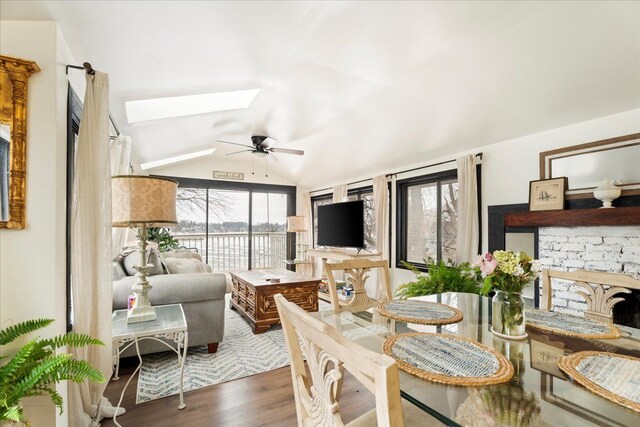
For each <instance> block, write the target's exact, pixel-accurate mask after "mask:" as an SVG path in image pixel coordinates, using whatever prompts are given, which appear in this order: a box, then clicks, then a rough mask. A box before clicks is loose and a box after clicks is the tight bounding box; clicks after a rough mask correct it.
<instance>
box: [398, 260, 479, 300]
mask: <svg viewBox="0 0 640 427" xmlns="http://www.w3.org/2000/svg"><path fill="white" fill-rule="evenodd" d="M402 264H403V265H404V266H405V267H407V268H408V269H409V270H411V271H412V272H413V273H414V274H415V276H416V280H415V281H413V282H409V283H405V284H403V285H400V286H398V288H397V289H396V292H395V296H396V297H398V298H410V297H418V296H423V295H432V294H441V293H444V292H467V293H472V294H479V293H480V283H481V281H482V277H481V275H480V273H479V272H478V271H477V269H475V268H473V267H472V266H471V265H470V264H469V263H462V264H456V263H455V262H453V261H450V260H449V261H448V262H445V261H443V260H440V261H435V260H434V259H432V258H428V259H425V264H426V265H427V273H423V272H422V271H420V270H418V269H417V268H416V267H415V266H414V265H411V264H409V263H408V262H405V261H402Z"/></svg>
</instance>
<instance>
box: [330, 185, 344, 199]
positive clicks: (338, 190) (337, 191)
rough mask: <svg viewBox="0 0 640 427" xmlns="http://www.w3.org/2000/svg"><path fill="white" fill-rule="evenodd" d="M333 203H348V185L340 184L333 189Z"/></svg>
mask: <svg viewBox="0 0 640 427" xmlns="http://www.w3.org/2000/svg"><path fill="white" fill-rule="evenodd" d="M332 201H333V203H340V202H346V201H347V184H340V185H336V186H335V187H333V200H332Z"/></svg>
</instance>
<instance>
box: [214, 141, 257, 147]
mask: <svg viewBox="0 0 640 427" xmlns="http://www.w3.org/2000/svg"><path fill="white" fill-rule="evenodd" d="M217 141H218V142H222V143H223V144H231V145H239V146H240V147H247V148H251V149H253V146H252V145H247V144H239V143H237V142H229V141H223V140H221V139H218V140H217Z"/></svg>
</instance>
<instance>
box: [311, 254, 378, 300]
mask: <svg viewBox="0 0 640 427" xmlns="http://www.w3.org/2000/svg"><path fill="white" fill-rule="evenodd" d="M306 253H307V255H308V256H310V257H315V258H321V259H322V270H321V271H320V272H319V273H318V271H317V264H316V263H315V262H314V263H313V265H312V270H313V271H312V276H313V277H322V278H323V281H325V282H326V278H325V277H324V266H325V264H326V263H327V261H329V260H331V261H346V260H349V259H371V260H377V259H380V257H381V254H379V253H377V252H371V251H367V253H361V252H360V249H359V250H357V251H348V250H346V249H338V248H313V249H307V252H306ZM318 297H319V298H320V299H322V300H324V301H327V302H331V298H330V296H329V293H328V292H327V293H325V292H322V291H318Z"/></svg>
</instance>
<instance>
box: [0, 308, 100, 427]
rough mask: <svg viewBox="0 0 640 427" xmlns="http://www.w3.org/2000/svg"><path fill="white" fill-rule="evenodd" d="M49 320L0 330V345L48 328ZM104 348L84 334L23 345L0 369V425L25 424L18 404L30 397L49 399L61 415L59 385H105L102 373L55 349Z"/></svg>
mask: <svg viewBox="0 0 640 427" xmlns="http://www.w3.org/2000/svg"><path fill="white" fill-rule="evenodd" d="M51 322H53V320H51V319H36V320H28V321H26V322H23V323H19V324H17V325H14V326H10V327H8V328H7V329H3V330H0V344H3V345H4V344H8V343H10V342H12V341H14V340H16V339H17V338H19V337H20V336H22V335H25V334H28V333H30V332H33V331H35V330H37V329H40V328H43V327H45V326H47V325H49V324H50V323H51ZM87 345H104V344H103V343H102V342H101V341H100V340H97V339H95V338H91V337H90V336H89V335H86V334H76V333H70V334H66V335H60V336H57V337H53V338H48V339H44V340H38V339H33V340H31V341H29V342H28V343H27V344H25V345H24V346H23V347H22V348H21V349H20V350H18V352H17V353H16V354H15V355H14V356H13V357H12V358H11V360H9V361H8V362H7V363H5V364H4V365H2V366H0V421H16V422H17V421H26V420H25V418H24V413H23V411H22V404H21V400H22V399H23V398H25V397H30V396H47V395H48V396H49V397H50V398H51V400H52V401H53V403H54V404H55V405H56V406H57V407H58V409H60V413H62V408H63V401H62V396H60V394H58V392H56V390H55V388H53V387H52V385H53V384H55V383H58V382H60V381H65V380H69V381H74V382H83V381H86V380H90V381H95V382H104V380H105V379H104V376H103V375H102V372H100V371H99V370H97V369H95V368H94V367H92V366H91V365H89V364H88V363H87V362H86V361H84V360H76V359H74V358H73V356H72V355H70V354H66V353H61V354H56V349H59V348H63V347H66V346H69V347H85V346H87Z"/></svg>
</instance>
